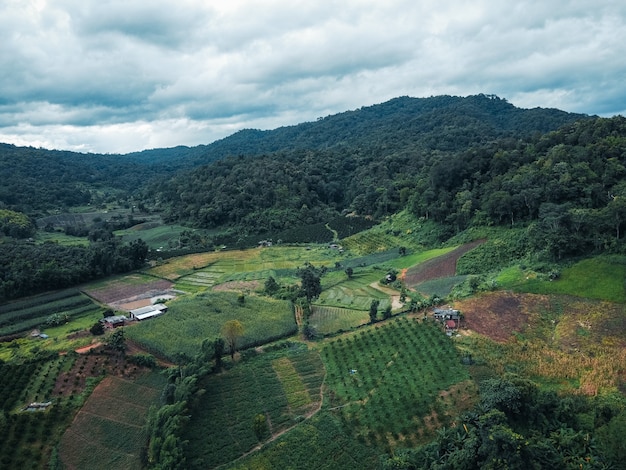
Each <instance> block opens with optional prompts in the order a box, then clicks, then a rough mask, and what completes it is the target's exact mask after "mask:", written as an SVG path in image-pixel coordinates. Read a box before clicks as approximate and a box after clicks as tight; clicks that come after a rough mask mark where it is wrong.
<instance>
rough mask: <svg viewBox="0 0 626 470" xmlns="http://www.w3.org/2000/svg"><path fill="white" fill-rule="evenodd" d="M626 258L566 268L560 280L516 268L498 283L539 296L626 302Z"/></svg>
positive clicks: (593, 261)
mask: <svg viewBox="0 0 626 470" xmlns="http://www.w3.org/2000/svg"><path fill="white" fill-rule="evenodd" d="M624 279H626V258H624V257H617V256H614V257H597V258H590V259H585V260H582V261H579V262H577V263H576V264H574V265H573V266H571V267H567V268H564V269H563V270H562V272H561V276H560V278H559V279H557V280H554V281H550V280H549V279H547V276H541V275H537V273H534V272H531V271H527V270H523V269H521V268H520V267H519V266H514V267H511V268H508V269H506V270H504V271H503V272H502V273H501V274H500V275H499V277H498V279H497V280H498V283H499V284H500V285H501V286H502V287H505V288H513V289H515V290H517V291H520V292H533V293H537V294H567V295H574V296H577V297H585V298H589V299H598V300H607V301H610V302H619V303H624V302H626V285H625V284H624Z"/></svg>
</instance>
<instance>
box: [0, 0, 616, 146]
mask: <svg viewBox="0 0 626 470" xmlns="http://www.w3.org/2000/svg"><path fill="white" fill-rule="evenodd" d="M476 93H493V94H497V95H498V96H500V97H502V98H506V99H507V100H509V101H510V102H511V103H513V104H515V105H516V106H519V107H523V108H532V107H537V106H540V107H555V108H559V109H563V110H566V111H573V112H582V113H587V114H598V115H602V116H612V115H615V114H626V2H624V1H623V0H551V1H546V0H529V1H513V0H508V1H507V0H473V1H471V2H469V1H467V0H315V1H312V0H0V142H7V143H14V144H17V145H31V146H35V147H45V148H57V149H67V150H77V151H84V152H99V153H107V152H108V153H125V152H131V151H135V150H142V149H146V148H157V147H172V146H175V145H196V144H207V143H210V142H212V141H214V140H216V139H219V138H222V137H225V136H227V135H230V134H232V133H234V132H235V131H237V130H239V129H242V128H259V129H273V128H276V127H279V126H283V125H291V124H296V123H299V122H303V121H311V120H315V119H316V118H317V117H321V116H326V115H329V114H334V113H338V112H342V111H346V110H349V109H355V108H358V107H361V106H367V105H371V104H375V103H381V102H383V101H386V100H388V99H391V98H393V97H396V96H401V95H409V96H415V97H427V96H432V95H441V94H451V95H461V96H466V95H470V94H476Z"/></svg>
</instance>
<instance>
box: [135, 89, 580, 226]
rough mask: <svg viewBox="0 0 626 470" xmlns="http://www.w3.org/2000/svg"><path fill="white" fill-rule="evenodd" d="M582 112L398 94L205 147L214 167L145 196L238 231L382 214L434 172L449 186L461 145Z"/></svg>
mask: <svg viewBox="0 0 626 470" xmlns="http://www.w3.org/2000/svg"><path fill="white" fill-rule="evenodd" d="M585 119H589V116H586V115H580V114H571V113H566V112H563V111H559V110H554V109H540V108H537V109H531V110H524V109H520V108H516V107H515V106H513V105H511V104H510V103H508V102H507V101H506V100H503V99H500V98H498V97H495V96H487V95H476V96H470V97H466V98H460V97H451V96H439V97H433V98H409V97H401V98H396V99H393V100H390V101H388V102H386V103H383V104H380V105H375V106H369V107H365V108H361V109H358V110H355V111H349V112H345V113H340V114H337V115H333V116H328V117H325V118H321V119H319V120H317V121H315V122H308V123H303V124H299V125H297V126H290V127H281V128H278V129H275V130H272V131H258V130H243V131H240V132H237V133H236V134H234V135H232V136H230V137H228V138H225V139H222V140H220V141H217V142H214V143H213V144H211V145H208V146H206V148H205V149H204V152H205V153H204V155H203V156H202V157H201V159H202V158H204V159H206V160H207V161H210V162H212V163H211V164H209V165H206V166H200V167H196V168H195V169H193V170H191V171H188V172H184V173H183V174H180V175H178V176H174V177H173V178H172V179H171V180H169V181H167V180H166V181H160V182H159V184H158V185H155V186H153V187H152V188H150V189H149V190H147V191H146V192H144V194H145V195H146V197H149V198H152V199H153V201H155V203H156V202H157V201H158V204H159V208H160V209H161V210H163V211H164V212H165V215H166V217H167V218H168V219H169V220H171V221H177V222H181V223H185V224H192V225H195V226H198V227H206V228H214V227H224V226H227V227H237V231H238V232H239V233H276V232H279V231H281V230H285V229H289V228H293V227H296V226H302V225H308V224H315V223H320V222H324V221H327V220H329V219H330V218H333V217H336V216H337V215H338V214H340V213H342V212H355V213H358V214H361V215H367V216H371V217H374V218H375V219H378V218H380V217H384V216H386V215H390V214H393V213H395V212H397V211H399V210H402V209H403V208H404V207H405V206H406V204H407V203H408V202H409V200H410V199H411V197H413V196H414V195H415V191H416V188H417V187H418V181H419V180H420V179H424V178H427V177H428V175H429V174H430V173H431V171H432V172H434V173H433V174H432V175H433V177H437V178H438V180H439V181H440V182H441V185H442V188H445V189H446V190H447V191H449V190H450V187H451V186H452V185H454V184H455V183H454V180H456V179H457V178H459V177H460V176H461V173H460V172H459V171H457V170H459V169H460V168H459V166H460V165H459V159H458V158H457V156H458V155H460V154H462V153H463V152H468V151H469V150H470V149H477V148H483V149H485V148H487V147H489V146H492V147H496V148H497V147H503V148H508V147H511V146H515V145H517V143H518V142H520V141H527V140H529V139H532V138H538V137H539V136H541V135H543V134H544V133H546V132H548V131H553V130H556V129H558V128H559V127H561V126H563V125H566V124H571V123H573V122H576V121H579V120H585ZM197 163H201V160H198V161H197ZM448 164H449V165H448ZM448 166H449V168H448ZM455 166H456V167H455ZM448 170H449V171H448ZM444 176H447V179H448V180H449V181H445V180H446V178H445V177H444ZM459 182H462V180H459ZM437 190H438V188H434V191H435V192H436V191H437ZM450 197H454V195H451V196H450ZM434 199H436V196H435V197H434ZM433 212H434V211H433Z"/></svg>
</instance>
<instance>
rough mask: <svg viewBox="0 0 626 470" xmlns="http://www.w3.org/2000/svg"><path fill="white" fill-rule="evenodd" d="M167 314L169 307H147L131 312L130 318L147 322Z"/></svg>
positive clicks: (163, 305)
mask: <svg viewBox="0 0 626 470" xmlns="http://www.w3.org/2000/svg"><path fill="white" fill-rule="evenodd" d="M165 312H167V305H165V304H154V305H147V306H145V307H141V308H136V309H133V310H131V311H130V318H132V319H133V320H137V321H141V320H146V319H147V318H152V317H157V316H159V315H162V314H164V313H165Z"/></svg>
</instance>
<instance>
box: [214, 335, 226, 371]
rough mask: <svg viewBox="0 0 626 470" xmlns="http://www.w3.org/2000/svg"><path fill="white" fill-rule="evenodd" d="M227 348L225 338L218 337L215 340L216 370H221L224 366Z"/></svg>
mask: <svg viewBox="0 0 626 470" xmlns="http://www.w3.org/2000/svg"><path fill="white" fill-rule="evenodd" d="M225 349H226V344H225V343H224V339H223V338H216V339H215V341H213V356H214V358H215V370H220V369H221V368H222V356H223V355H224V350H225Z"/></svg>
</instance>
